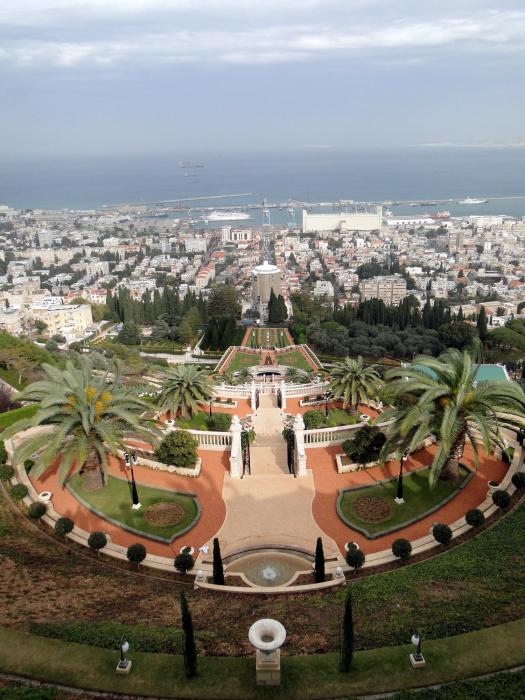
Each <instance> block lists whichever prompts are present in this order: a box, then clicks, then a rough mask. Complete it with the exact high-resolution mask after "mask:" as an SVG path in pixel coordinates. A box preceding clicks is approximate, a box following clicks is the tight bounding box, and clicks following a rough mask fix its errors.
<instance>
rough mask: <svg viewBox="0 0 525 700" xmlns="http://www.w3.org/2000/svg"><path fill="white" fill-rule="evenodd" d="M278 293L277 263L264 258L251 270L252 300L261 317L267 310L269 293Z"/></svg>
mask: <svg viewBox="0 0 525 700" xmlns="http://www.w3.org/2000/svg"><path fill="white" fill-rule="evenodd" d="M272 289H273V291H274V294H276V295H278V294H280V292H281V271H280V270H279V268H278V267H277V265H272V264H271V263H269V262H268V261H267V260H265V261H264V262H263V263H262V265H257V267H256V268H254V270H253V271H252V302H253V306H254V308H256V309H258V311H259V313H260V315H261V319H265V318H266V315H267V310H268V301H269V300H270V293H271V291H272Z"/></svg>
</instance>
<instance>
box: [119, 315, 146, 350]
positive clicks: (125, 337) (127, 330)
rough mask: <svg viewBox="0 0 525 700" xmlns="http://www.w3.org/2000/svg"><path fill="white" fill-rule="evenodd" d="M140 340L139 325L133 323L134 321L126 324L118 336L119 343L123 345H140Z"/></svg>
mask: <svg viewBox="0 0 525 700" xmlns="http://www.w3.org/2000/svg"><path fill="white" fill-rule="evenodd" d="M140 339H141V335H140V331H139V329H138V326H137V324H136V323H133V321H128V323H124V325H123V327H122V329H121V330H120V331H119V333H118V335H117V342H119V343H122V345H140Z"/></svg>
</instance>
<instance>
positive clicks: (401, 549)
mask: <svg viewBox="0 0 525 700" xmlns="http://www.w3.org/2000/svg"><path fill="white" fill-rule="evenodd" d="M392 554H393V555H394V556H395V557H397V558H398V559H401V561H408V560H409V559H410V555H411V554H412V545H411V543H410V542H409V541H408V540H406V539H404V537H400V538H399V539H397V540H394V542H393V543H392Z"/></svg>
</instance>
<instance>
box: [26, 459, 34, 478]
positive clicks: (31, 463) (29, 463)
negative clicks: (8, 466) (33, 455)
mask: <svg viewBox="0 0 525 700" xmlns="http://www.w3.org/2000/svg"><path fill="white" fill-rule="evenodd" d="M34 466H35V463H34V461H33V460H32V459H26V460H25V462H24V469H25V470H26V474H29V472H30V471H31V469H32V468H33V467H34Z"/></svg>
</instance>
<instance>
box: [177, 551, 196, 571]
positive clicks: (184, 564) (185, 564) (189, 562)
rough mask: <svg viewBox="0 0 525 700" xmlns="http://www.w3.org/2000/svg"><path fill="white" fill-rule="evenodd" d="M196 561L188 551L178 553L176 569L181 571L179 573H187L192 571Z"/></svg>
mask: <svg viewBox="0 0 525 700" xmlns="http://www.w3.org/2000/svg"><path fill="white" fill-rule="evenodd" d="M194 564H195V562H194V560H193V557H192V556H191V554H188V553H186V552H181V553H180V554H177V556H176V557H175V561H174V562H173V565H174V567H175V569H176V570H177V571H178V572H179V574H185V573H186V572H187V571H191V569H193V566H194Z"/></svg>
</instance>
